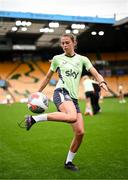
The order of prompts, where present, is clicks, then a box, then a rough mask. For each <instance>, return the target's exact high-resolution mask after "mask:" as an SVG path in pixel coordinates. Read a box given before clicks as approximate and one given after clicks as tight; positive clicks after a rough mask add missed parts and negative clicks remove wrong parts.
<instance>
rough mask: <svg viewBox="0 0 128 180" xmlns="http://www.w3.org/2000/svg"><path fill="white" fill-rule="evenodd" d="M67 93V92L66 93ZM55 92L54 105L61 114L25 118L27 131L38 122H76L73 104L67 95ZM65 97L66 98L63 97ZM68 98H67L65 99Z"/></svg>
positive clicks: (54, 113)
mask: <svg viewBox="0 0 128 180" xmlns="http://www.w3.org/2000/svg"><path fill="white" fill-rule="evenodd" d="M66 93H67V92H66ZM66 93H65V92H64V93H63V92H61V93H60V92H59V91H56V92H55V93H54V103H55V104H56V106H57V108H58V110H60V111H61V112H53V113H48V114H40V115H36V116H27V117H26V129H27V130H29V129H30V128H31V126H32V125H33V124H35V123H36V122H40V121H58V122H67V123H74V122H76V121H77V112H76V108H75V105H74V103H73V102H72V100H71V98H70V97H68V94H66ZM65 95H66V96H65ZM67 97H68V98H67Z"/></svg>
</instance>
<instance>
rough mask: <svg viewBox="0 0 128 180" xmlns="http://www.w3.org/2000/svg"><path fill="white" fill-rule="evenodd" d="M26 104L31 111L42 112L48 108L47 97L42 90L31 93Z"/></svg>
mask: <svg viewBox="0 0 128 180" xmlns="http://www.w3.org/2000/svg"><path fill="white" fill-rule="evenodd" d="M27 106H28V109H29V110H30V111H32V112H33V113H43V112H44V111H45V110H46V109H47V108H48V98H47V96H46V95H45V94H43V93H42V92H35V93H32V94H31V95H30V96H29V97H28V103H27Z"/></svg>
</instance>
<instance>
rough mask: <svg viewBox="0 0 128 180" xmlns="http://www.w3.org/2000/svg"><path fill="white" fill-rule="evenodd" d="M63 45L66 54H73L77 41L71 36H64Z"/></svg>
mask: <svg viewBox="0 0 128 180" xmlns="http://www.w3.org/2000/svg"><path fill="white" fill-rule="evenodd" d="M61 47H62V49H63V51H64V52H65V53H66V54H72V52H74V47H75V42H73V41H72V40H71V38H70V37H68V36H64V37H62V38H61Z"/></svg>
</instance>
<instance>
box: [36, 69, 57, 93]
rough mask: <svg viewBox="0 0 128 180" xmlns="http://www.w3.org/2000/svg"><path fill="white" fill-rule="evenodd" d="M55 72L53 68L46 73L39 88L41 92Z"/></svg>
mask: <svg viewBox="0 0 128 180" xmlns="http://www.w3.org/2000/svg"><path fill="white" fill-rule="evenodd" d="M53 73H54V72H53V71H52V70H51V69H49V71H48V73H47V74H46V75H45V77H44V79H43V82H42V84H41V86H40V88H39V90H38V91H39V92H41V91H42V90H43V89H44V88H45V87H46V86H47V84H48V83H49V81H50V79H51V77H52V75H53Z"/></svg>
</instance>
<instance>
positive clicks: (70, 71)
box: [65, 69, 79, 79]
mask: <svg viewBox="0 0 128 180" xmlns="http://www.w3.org/2000/svg"><path fill="white" fill-rule="evenodd" d="M65 74H66V76H70V77H74V79H76V78H77V76H78V74H79V72H75V71H73V70H72V69H70V70H68V71H65Z"/></svg>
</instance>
